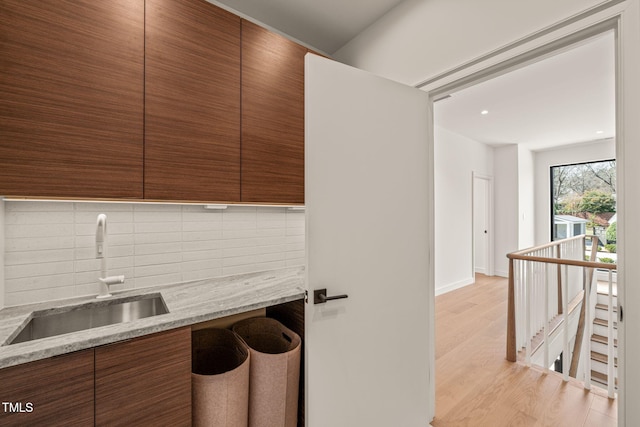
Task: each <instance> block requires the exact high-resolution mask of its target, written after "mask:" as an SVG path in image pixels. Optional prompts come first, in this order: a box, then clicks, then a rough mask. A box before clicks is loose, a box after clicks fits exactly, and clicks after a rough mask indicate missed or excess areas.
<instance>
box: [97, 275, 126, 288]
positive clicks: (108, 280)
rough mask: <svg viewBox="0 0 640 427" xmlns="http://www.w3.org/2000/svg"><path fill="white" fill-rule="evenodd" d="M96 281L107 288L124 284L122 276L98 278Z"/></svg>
mask: <svg viewBox="0 0 640 427" xmlns="http://www.w3.org/2000/svg"><path fill="white" fill-rule="evenodd" d="M98 280H99V281H100V283H104V284H105V285H107V286H111V285H118V284H120V283H124V275H120V276H109V277H100V278H99V279H98Z"/></svg>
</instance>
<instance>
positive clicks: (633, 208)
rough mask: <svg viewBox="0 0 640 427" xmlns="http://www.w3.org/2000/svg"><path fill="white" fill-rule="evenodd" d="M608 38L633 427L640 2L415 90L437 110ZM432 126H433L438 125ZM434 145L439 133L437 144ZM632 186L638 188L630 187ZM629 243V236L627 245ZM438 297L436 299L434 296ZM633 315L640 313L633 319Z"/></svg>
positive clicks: (627, 397) (592, 15)
mask: <svg viewBox="0 0 640 427" xmlns="http://www.w3.org/2000/svg"><path fill="white" fill-rule="evenodd" d="M609 30H613V31H614V32H615V35H616V37H615V43H616V46H615V49H616V59H615V60H616V136H617V137H616V158H617V160H618V176H617V182H618V197H619V199H618V212H619V213H620V215H619V220H618V230H619V239H618V251H619V256H618V284H619V285H621V286H618V301H619V304H620V305H621V306H622V307H629V310H625V311H624V313H625V314H624V321H619V322H618V325H619V337H620V338H621V339H619V347H618V350H619V360H620V364H619V368H618V376H619V386H618V392H619V395H618V425H620V426H625V425H629V426H631V425H637V422H638V421H640V407H638V405H637V404H636V402H637V401H638V400H640V364H638V363H636V364H635V365H633V366H632V365H629V366H627V364H626V363H625V361H626V360H629V361H637V360H640V338H638V337H637V336H634V334H635V332H634V331H629V332H627V328H626V327H625V324H626V323H630V324H640V310H638V308H640V289H638V287H635V288H630V289H627V287H626V286H624V284H625V283H627V281H628V282H629V283H637V282H639V281H640V265H638V263H637V262H636V261H637V258H639V257H640V249H638V248H637V247H636V246H637V242H635V241H634V237H637V236H640V224H637V223H638V221H637V220H635V221H634V220H633V218H638V217H640V201H638V200H636V199H637V198H634V197H633V196H634V194H635V193H636V191H637V190H635V189H634V188H633V185H634V183H635V182H638V181H640V171H638V170H637V169H638V168H637V166H634V164H633V163H634V162H635V160H636V159H637V158H640V144H638V142H637V141H638V140H640V121H638V120H637V117H636V116H637V112H638V111H640V99H639V98H640V97H639V96H638V94H640V79H638V78H637V76H638V75H640V53H638V52H637V50H638V46H639V45H640V0H627V1H623V0H609V1H604V2H602V3H600V4H598V5H597V6H594V7H592V8H590V9H587V10H585V11H583V12H581V13H579V14H577V15H574V16H572V17H569V18H567V19H566V20H563V21H561V22H558V23H556V24H554V25H551V26H549V27H546V28H544V29H542V30H540V31H538V32H536V33H534V34H531V35H529V36H527V37H524V38H522V39H519V40H516V41H514V42H513V43H510V44H508V45H506V46H503V47H501V48H499V49H496V50H495V51H493V52H490V53H488V54H486V55H484V56H482V57H480V58H476V59H473V60H471V61H469V62H467V63H465V64H461V65H460V66H458V67H455V68H453V69H451V70H449V71H446V72H444V73H442V74H440V75H437V76H435V77H432V78H430V79H428V80H424V81H422V82H418V83H416V84H415V86H416V87H418V88H420V89H422V90H424V91H426V92H427V93H429V95H430V98H431V102H434V101H437V100H438V99H441V98H443V97H445V96H446V95H447V94H449V93H450V92H453V91H456V90H461V89H463V88H465V87H469V86H472V85H474V84H477V83H480V82H483V81H486V80H488V79H490V78H492V77H495V76H497V75H500V74H504V73H506V72H509V71H511V70H513V69H517V68H520V67H523V66H525V65H527V64H529V63H533V62H536V61H539V60H541V59H543V58H545V57H547V56H551V55H554V54H556V53H557V52H558V51H560V50H562V49H567V48H569V47H570V46H573V45H575V43H579V42H581V41H583V40H586V39H588V38H590V37H592V36H595V35H597V34H600V33H603V32H605V31H609ZM625 94H626V96H625ZM430 120H431V121H432V122H433V118H430ZM627 141H629V142H627ZM433 143H434V136H433V132H432V134H431V135H430V144H431V145H433ZM627 182H629V183H630V184H631V185H629V187H627V184H626V183H627ZM627 188H629V190H627ZM630 196H631V197H630ZM626 218H630V219H631V220H629V221H627V220H626ZM625 235H627V236H629V243H628V244H627V243H626V240H627V239H626V238H625ZM634 245H635V246H634ZM627 260H630V262H627ZM432 292H433V293H434V294H435V289H433V290H432ZM634 308H635V309H636V310H635V311H632V309H634ZM618 312H620V310H618ZM630 329H631V328H630ZM635 335H637V334H635ZM434 344H435V343H434Z"/></svg>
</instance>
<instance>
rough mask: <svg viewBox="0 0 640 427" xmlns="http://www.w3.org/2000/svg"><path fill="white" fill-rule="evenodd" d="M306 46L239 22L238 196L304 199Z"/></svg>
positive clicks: (281, 200)
mask: <svg viewBox="0 0 640 427" xmlns="http://www.w3.org/2000/svg"><path fill="white" fill-rule="evenodd" d="M306 53H307V49H306V48H305V47H303V46H300V45H298V44H296V43H294V42H292V41H290V40H288V39H286V38H284V37H282V36H280V35H278V34H275V33H272V32H270V31H268V30H266V29H264V28H262V27H260V26H258V25H255V24H253V23H251V22H248V21H246V20H243V21H242V201H243V202H271V203H304V55H305V54H306Z"/></svg>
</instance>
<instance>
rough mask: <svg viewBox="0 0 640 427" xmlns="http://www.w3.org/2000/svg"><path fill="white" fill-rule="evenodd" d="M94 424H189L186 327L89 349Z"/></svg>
mask: <svg viewBox="0 0 640 427" xmlns="http://www.w3.org/2000/svg"><path fill="white" fill-rule="evenodd" d="M95 352H96V362H95V375H96V379H95V381H96V395H95V400H96V414H95V415H96V426H103V425H109V426H134V425H146V426H171V427H174V426H189V425H190V424H191V329H190V328H188V327H187V328H180V329H173V330H171V331H167V332H161V333H157V334H153V335H148V336H145V337H142V338H136V339H132V340H129V341H124V342H120V343H115V344H111V345H106V346H103V347H98V348H96V349H95Z"/></svg>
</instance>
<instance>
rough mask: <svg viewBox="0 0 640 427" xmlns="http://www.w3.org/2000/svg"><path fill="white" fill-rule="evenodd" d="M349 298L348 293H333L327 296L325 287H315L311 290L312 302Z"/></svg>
mask: <svg viewBox="0 0 640 427" xmlns="http://www.w3.org/2000/svg"><path fill="white" fill-rule="evenodd" d="M344 298H349V295H333V296H330V297H328V296H327V290H326V289H316V290H315V291H313V303H314V304H324V303H325V302H327V301H333V300H334V299H344Z"/></svg>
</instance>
